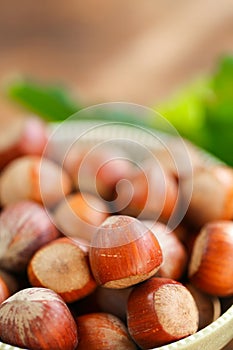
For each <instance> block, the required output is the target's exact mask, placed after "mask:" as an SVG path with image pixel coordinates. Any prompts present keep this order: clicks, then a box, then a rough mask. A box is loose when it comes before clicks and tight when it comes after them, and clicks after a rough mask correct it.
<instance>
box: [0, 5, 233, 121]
mask: <svg viewBox="0 0 233 350" xmlns="http://www.w3.org/2000/svg"><path fill="white" fill-rule="evenodd" d="M227 52H233V2H232V0H222V1H218V0H196V1H192V0H175V1H174V0H173V1H172V0H147V1H143V0H112V1H108V0H98V1H97V0H86V1H77V0H67V1H64V0H46V1H40V2H35V1H31V0H21V1H17V0H0V84H1V85H4V84H5V83H6V81H8V80H9V79H11V78H12V77H14V76H17V75H20V74H23V75H26V76H30V77H34V78H36V79H38V80H41V81H54V82H58V83H62V84H66V85H68V86H69V87H70V89H71V90H72V92H73V94H74V95H75V96H77V97H78V98H79V99H80V100H81V101H82V102H83V103H85V104H93V103H96V102H103V101H119V100H120V101H129V102H136V103H141V104H145V105H149V106H150V105H153V104H154V103H155V102H157V101H159V100H161V99H164V98H165V97H166V96H168V95H169V94H170V93H171V92H172V91H174V90H175V89H177V88H179V87H180V86H181V85H182V84H184V83H186V82H187V81H189V80H191V79H192V78H193V77H195V76H197V75H199V74H203V73H208V72H209V71H211V70H212V69H213V67H214V66H215V64H216V61H217V60H218V58H219V57H220V56H221V55H222V54H224V53H227ZM18 112H19V110H18V109H17V108H15V107H14V106H12V105H9V104H8V102H7V101H6V100H5V98H4V97H3V96H1V97H0V115H1V118H2V116H3V115H4V118H5V117H6V115H12V114H14V113H18Z"/></svg>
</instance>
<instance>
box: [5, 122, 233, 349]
mask: <svg viewBox="0 0 233 350" xmlns="http://www.w3.org/2000/svg"><path fill="white" fill-rule="evenodd" d="M47 140H48V131H47V126H46V125H45V124H44V123H43V122H42V121H41V120H40V119H38V118H36V117H33V118H26V119H22V120H20V121H19V123H18V124H17V125H16V124H14V125H5V126H4V128H3V127H2V128H1V130H0V206H1V209H0V210H1V211H0V341H1V342H3V343H7V344H10V345H13V346H17V347H21V348H26V349H30V350H59V349H60V350H75V349H77V350H86V349H88V350H114V349H116V350H131V349H132V350H133V349H151V348H156V347H159V346H162V345H165V344H169V343H171V342H174V341H177V340H179V339H182V338H185V337H187V336H189V335H191V334H194V333H196V332H197V331H198V330H200V329H202V328H204V327H206V326H207V325H208V324H210V323H212V322H213V321H214V320H216V319H217V318H218V317H219V316H220V315H221V313H223V312H224V311H225V310H226V309H227V307H229V306H230V305H231V304H232V302H233V169H231V168H230V167H228V166H226V165H222V164H220V163H218V164H215V163H213V164H206V162H205V160H204V158H202V157H201V155H200V154H199V151H197V150H196V149H195V147H193V146H192V145H190V144H189V143H188V142H186V143H185V147H186V148H187V151H188V154H189V157H190V162H191V165H192V167H191V168H192V169H191V171H187V168H186V164H185V163H184V164H183V163H182V162H183V159H182V156H181V155H180V152H179V151H178V150H177V154H176V143H175V140H174V139H173V140H172V141H171V144H170V145H169V147H171V148H172V150H173V154H174V153H175V154H176V156H177V158H176V159H175V162H174V159H171V155H170V154H169V148H168V149H166V150H164V149H160V150H158V149H157V150H156V149H154V150H152V153H153V157H154V158H155V159H156V163H154V162H153V161H151V159H150V160H148V159H145V163H144V164H143V166H141V165H140V167H137V166H136V165H135V164H134V163H133V162H132V161H129V160H128V159H127V156H126V157H125V155H124V156H121V154H123V153H124V152H125V150H117V149H116V148H114V147H103V148H101V151H98V149H97V150H95V152H94V154H92V153H91V152H90V151H91V149H90V147H89V146H85V145H84V146H83V147H82V148H81V149H80V148H78V149H75V148H74V149H73V151H72V152H71V153H70V154H69V156H68V157H66V159H65V161H64V162H63V164H62V165H61V164H59V163H58V162H57V161H56V159H52V158H51V157H49V155H48V156H46V153H44V150H45V147H46V143H47ZM118 152H120V153H118ZM119 154H120V156H119ZM150 154H151V153H150ZM176 163H179V171H177V167H176ZM158 164H159V167H158ZM161 169H162V172H161ZM77 174H78V176H77ZM161 174H162V176H161ZM190 189H191V191H190ZM184 203H188V205H187V208H185V215H184V217H183V218H182V220H180V222H178V223H177V225H174V227H171V226H172V225H171V223H174V222H175V221H174V220H175V219H174V220H173V221H172V220H171V218H177V217H179V213H180V211H181V210H182V208H183V206H184ZM183 209H184V208H183ZM186 209H187V210H186Z"/></svg>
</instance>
